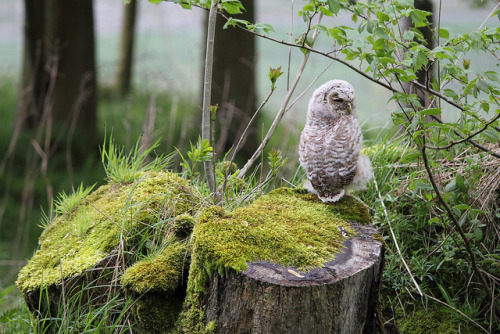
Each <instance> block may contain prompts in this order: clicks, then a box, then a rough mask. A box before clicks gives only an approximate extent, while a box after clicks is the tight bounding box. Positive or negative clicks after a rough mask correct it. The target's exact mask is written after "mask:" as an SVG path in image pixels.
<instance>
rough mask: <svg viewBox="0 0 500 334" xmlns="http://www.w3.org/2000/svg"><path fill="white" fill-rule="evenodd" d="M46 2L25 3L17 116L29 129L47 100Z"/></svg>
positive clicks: (39, 115) (39, 0)
mask: <svg viewBox="0 0 500 334" xmlns="http://www.w3.org/2000/svg"><path fill="white" fill-rule="evenodd" d="M44 2H45V0H25V1H24V8H25V10H24V50H23V68H22V73H21V90H20V94H19V102H18V110H19V111H18V114H17V117H18V118H20V120H21V122H22V123H24V125H25V126H27V127H29V128H33V127H34V126H35V125H36V124H37V123H38V120H39V119H40V117H41V113H42V105H43V97H44V93H43V92H44V87H45V80H46V77H45V74H44V73H45V71H44V65H45V64H44V57H43V53H44V49H43V47H44V44H43V35H44V34H43V30H44V29H43V27H44V23H43V22H44V17H43V8H44Z"/></svg>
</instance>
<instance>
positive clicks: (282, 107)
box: [238, 15, 322, 178]
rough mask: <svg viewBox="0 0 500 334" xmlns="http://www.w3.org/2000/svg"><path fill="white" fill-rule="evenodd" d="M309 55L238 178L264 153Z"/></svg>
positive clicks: (316, 32) (316, 34)
mask: <svg viewBox="0 0 500 334" xmlns="http://www.w3.org/2000/svg"><path fill="white" fill-rule="evenodd" d="M321 18H322V15H320V17H319V20H318V24H319V23H320V22H321ZM318 35H319V30H317V29H315V30H314V34H313V37H312V45H314V42H315V41H316V38H317V37H318ZM310 55H311V52H309V51H308V52H306V54H305V55H304V59H302V63H301V64H300V68H299V70H298V72H297V74H296V76H295V79H294V81H293V82H292V85H291V87H290V89H289V90H288V92H287V94H286V96H285V99H284V100H283V104H282V105H281V108H280V110H279V112H278V114H277V115H276V117H275V119H274V121H273V123H272V124H271V128H270V129H269V131H268V132H267V134H266V137H265V138H264V139H263V140H262V143H261V144H260V146H259V147H258V148H257V151H255V153H254V154H253V156H252V157H251V158H250V159H249V160H248V162H247V163H246V164H245V166H244V167H243V168H242V169H241V171H240V173H239V174H238V177H240V178H242V177H244V176H245V174H246V173H247V172H248V170H249V169H250V167H252V165H253V164H254V162H255V161H256V160H257V159H258V158H259V156H260V155H261V154H262V152H263V151H264V148H265V147H266V145H267V144H268V143H269V140H270V139H271V136H272V135H273V134H274V132H275V131H276V128H277V127H278V124H279V123H280V121H281V119H282V118H283V116H284V114H285V112H286V110H287V105H288V102H289V101H290V99H291V97H292V94H293V92H294V91H295V89H296V88H297V84H298V83H299V81H300V78H301V77H302V72H303V71H304V68H305V67H306V64H307V61H308V60H309V56H310Z"/></svg>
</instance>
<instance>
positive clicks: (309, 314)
mask: <svg viewBox="0 0 500 334" xmlns="http://www.w3.org/2000/svg"><path fill="white" fill-rule="evenodd" d="M353 225H354V226H355V228H356V229H357V230H358V232H359V234H358V235H357V236H355V237H353V238H352V239H348V240H346V241H345V242H344V246H345V247H346V248H345V251H344V252H343V253H341V254H339V255H337V257H336V258H335V260H333V261H331V262H328V263H326V264H325V266H324V268H319V269H313V270H311V271H310V272H308V273H301V272H300V271H299V270H298V269H297V268H291V267H282V266H279V265H274V264H270V263H265V262H257V263H251V264H250V265H249V267H248V269H247V270H245V272H243V273H236V272H231V273H229V274H228V275H227V276H226V277H221V276H219V275H218V274H217V273H214V275H213V276H212V278H211V280H210V284H209V289H208V293H207V294H206V295H205V298H204V300H203V302H204V303H205V305H206V323H207V324H208V323H209V322H211V321H215V322H216V324H217V328H216V333H346V334H351V333H366V334H368V333H378V332H379V327H380V326H379V319H378V316H377V305H378V287H379V282H380V278H381V269H382V264H383V246H382V243H381V242H379V241H377V240H375V239H374V234H375V233H376V232H377V231H376V229H375V228H374V227H373V226H369V225H359V224H356V223H353Z"/></svg>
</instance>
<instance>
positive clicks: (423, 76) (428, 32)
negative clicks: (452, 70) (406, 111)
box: [402, 0, 436, 108]
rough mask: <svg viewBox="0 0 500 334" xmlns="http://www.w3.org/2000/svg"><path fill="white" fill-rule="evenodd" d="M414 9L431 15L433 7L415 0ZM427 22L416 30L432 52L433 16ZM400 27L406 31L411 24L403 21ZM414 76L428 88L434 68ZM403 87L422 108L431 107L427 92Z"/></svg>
mask: <svg viewBox="0 0 500 334" xmlns="http://www.w3.org/2000/svg"><path fill="white" fill-rule="evenodd" d="M415 8H417V9H420V10H424V11H427V12H430V13H433V11H434V7H433V4H432V1H431V0H416V1H415ZM428 20H429V23H430V25H428V26H425V27H421V28H418V30H419V31H420V32H421V33H422V35H423V36H424V38H425V41H426V46H427V48H429V49H431V50H432V49H434V47H435V46H436V43H435V40H434V36H433V30H432V29H433V28H434V26H433V16H429V17H428ZM402 25H403V30H408V29H409V28H410V27H411V25H412V22H411V20H410V19H405V20H404V22H403V24H402ZM416 75H417V80H418V82H419V83H421V84H422V85H425V86H429V83H430V82H431V80H432V78H433V76H434V67H433V66H432V65H431V66H430V67H429V68H428V69H427V70H426V71H418V72H417V73H416ZM403 85H404V89H405V91H406V92H408V94H417V95H418V97H419V98H420V101H421V102H422V106H423V107H425V108H432V106H431V105H430V101H431V100H430V98H429V94H428V93H427V92H425V91H423V90H421V89H418V88H416V87H414V86H413V85H412V84H411V83H407V82H405V83H403Z"/></svg>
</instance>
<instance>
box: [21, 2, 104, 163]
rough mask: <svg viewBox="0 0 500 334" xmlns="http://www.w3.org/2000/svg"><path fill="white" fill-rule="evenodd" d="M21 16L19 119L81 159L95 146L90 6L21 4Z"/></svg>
mask: <svg viewBox="0 0 500 334" xmlns="http://www.w3.org/2000/svg"><path fill="white" fill-rule="evenodd" d="M25 11H26V15H25V37H24V39H25V43H24V62H23V70H22V78H21V94H20V101H19V108H18V110H19V111H18V117H20V118H21V119H22V120H23V121H25V122H24V124H25V125H28V126H29V127H31V128H35V127H38V128H39V129H38V130H45V132H46V134H47V136H50V137H52V138H53V143H54V144H56V146H60V147H66V148H67V149H66V150H67V152H71V155H72V156H73V157H79V158H82V159H85V158H86V157H87V156H88V155H89V154H91V153H92V152H96V147H97V136H96V133H97V130H96V103H97V101H96V95H97V88H96V69H95V55H94V52H95V50H94V15H93V2H92V1H91V0H74V1H65V0H38V1H33V0H25ZM26 119H27V122H26ZM82 138H85V140H82ZM59 150H61V149H60V148H59Z"/></svg>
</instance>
